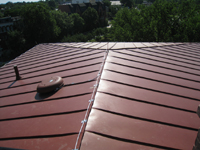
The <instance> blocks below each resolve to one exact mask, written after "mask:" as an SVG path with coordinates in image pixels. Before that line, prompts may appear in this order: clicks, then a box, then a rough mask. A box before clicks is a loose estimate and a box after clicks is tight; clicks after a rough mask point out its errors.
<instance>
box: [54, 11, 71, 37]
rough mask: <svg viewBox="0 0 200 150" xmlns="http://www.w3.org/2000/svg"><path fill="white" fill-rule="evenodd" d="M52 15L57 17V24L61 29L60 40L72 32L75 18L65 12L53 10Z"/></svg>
mask: <svg viewBox="0 0 200 150" xmlns="http://www.w3.org/2000/svg"><path fill="white" fill-rule="evenodd" d="M51 14H52V17H53V18H54V19H55V21H56V24H57V26H58V27H59V29H60V31H61V32H60V34H59V38H58V39H59V40H60V39H62V38H63V37H64V36H67V35H68V34H70V33H71V32H72V29H73V19H72V18H71V16H69V15H68V14H67V13H65V12H61V11H55V10H54V11H51Z"/></svg>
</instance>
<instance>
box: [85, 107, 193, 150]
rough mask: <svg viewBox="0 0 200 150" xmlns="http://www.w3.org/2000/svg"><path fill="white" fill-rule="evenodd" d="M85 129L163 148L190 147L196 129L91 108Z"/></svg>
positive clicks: (186, 149)
mask: <svg viewBox="0 0 200 150" xmlns="http://www.w3.org/2000/svg"><path fill="white" fill-rule="evenodd" d="M86 131H89V132H95V133H96V132H97V133H99V134H103V135H108V136H112V137H117V138H123V139H127V140H130V141H131V142H133V143H134V141H137V142H141V143H143V144H146V143H147V144H151V145H154V146H155V147H156V146H160V147H161V146H162V148H164V149H170V148H174V149H183V150H188V149H191V148H192V146H193V143H194V141H195V138H196V131H190V130H187V129H181V128H177V127H171V126H167V125H162V124H159V123H154V122H148V121H144V120H139V119H134V118H130V117H125V116H121V115H117V114H113V113H108V112H104V111H100V110H96V109H92V111H91V114H90V117H89V120H88V123H87V127H86Z"/></svg>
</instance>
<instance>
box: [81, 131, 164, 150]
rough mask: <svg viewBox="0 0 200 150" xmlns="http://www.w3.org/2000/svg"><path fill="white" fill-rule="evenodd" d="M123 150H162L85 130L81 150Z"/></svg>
mask: <svg viewBox="0 0 200 150" xmlns="http://www.w3.org/2000/svg"><path fill="white" fill-rule="evenodd" d="M89 149H92V150H102V149H109V150H122V149H127V150H129V149H134V150H161V148H155V147H152V146H144V145H141V144H140V143H139V144H135V143H132V142H127V141H123V140H121V139H112V138H108V137H104V136H101V135H98V134H95V133H92V132H87V131H86V132H85V134H84V138H83V141H82V144H81V150H89Z"/></svg>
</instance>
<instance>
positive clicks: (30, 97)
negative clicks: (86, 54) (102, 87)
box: [0, 82, 95, 106]
mask: <svg viewBox="0 0 200 150" xmlns="http://www.w3.org/2000/svg"><path fill="white" fill-rule="evenodd" d="M94 84H95V82H88V83H84V84H75V85H73V84H72V85H71V86H65V87H63V88H62V89H60V90H59V91H57V92H56V93H50V94H46V95H44V96H42V95H39V94H37V92H36V91H33V92H30V93H21V94H18V95H12V96H7V97H2V98H1V101H0V106H6V105H16V104H22V103H30V102H36V101H39V100H52V99H58V98H68V97H72V96H77V95H84V94H89V93H92V91H93V85H94ZM16 99H17V100H16Z"/></svg>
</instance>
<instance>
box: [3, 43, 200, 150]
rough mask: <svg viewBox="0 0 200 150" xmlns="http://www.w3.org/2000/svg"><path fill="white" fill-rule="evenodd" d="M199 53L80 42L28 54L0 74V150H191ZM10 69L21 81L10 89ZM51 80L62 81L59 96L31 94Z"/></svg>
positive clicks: (193, 48) (167, 46)
mask: <svg viewBox="0 0 200 150" xmlns="http://www.w3.org/2000/svg"><path fill="white" fill-rule="evenodd" d="M199 46H200V45H199V44H197V43H192V44H190V43H155V42H154V43H152V42H150V43H149V42H143V43H139V42H129V43H127V42H121V43H119V42H110V43H107V42H102V43H98V42H94V43H88V42H82V43H50V44H39V45H37V46H35V47H33V48H32V49H30V50H29V51H27V52H26V53H24V54H22V55H21V56H19V57H18V58H16V59H15V60H13V61H11V62H10V63H8V64H7V65H5V66H3V67H2V68H1V69H0V71H1V73H0V76H1V77H0V87H1V89H0V121H1V124H0V132H1V135H0V136H1V137H0V146H3V147H11V148H20V149H36V148H38V149H94V150H95V149H146V150H150V149H191V148H192V146H193V145H194V141H195V138H196V135H197V131H198V128H199V126H200V120H199V118H198V116H197V115H196V108H197V106H198V105H199V100H200V95H199V91H200V68H199V63H200V61H199V56H200V52H199ZM112 49H115V50H112ZM122 49H123V50H122ZM105 50H107V51H105ZM14 64H18V67H19V73H20V75H21V76H22V79H21V80H18V81H15V74H14V70H13V65H14ZM55 75H57V76H61V77H62V78H63V79H64V83H65V85H64V86H63V87H62V88H61V89H59V90H58V91H54V92H52V93H49V94H39V93H37V92H36V86H37V84H38V83H39V82H40V81H41V80H43V79H46V78H47V77H50V76H55ZM93 104H94V105H93ZM92 105H93V106H92ZM90 111H91V113H90ZM88 117H89V118H88ZM86 122H87V125H86ZM85 127H86V128H85ZM85 129H86V130H85ZM84 133H85V134H84ZM83 134H84V135H85V136H84V137H83ZM82 137H83V138H82ZM77 138H78V139H77ZM65 140H66V141H65ZM47 141H48V142H47ZM76 141H77V144H76V146H75V143H76ZM81 141H82V144H81ZM80 145H81V147H80Z"/></svg>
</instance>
